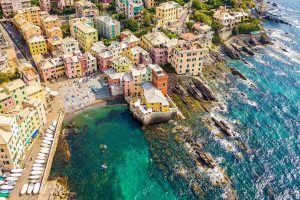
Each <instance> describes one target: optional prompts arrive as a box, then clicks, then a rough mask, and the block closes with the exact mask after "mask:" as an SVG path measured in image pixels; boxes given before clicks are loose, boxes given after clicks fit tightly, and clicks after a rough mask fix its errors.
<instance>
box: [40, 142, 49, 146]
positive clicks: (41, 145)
mask: <svg viewBox="0 0 300 200" xmlns="http://www.w3.org/2000/svg"><path fill="white" fill-rule="evenodd" d="M41 146H42V147H50V145H49V144H44V143H42V144H41Z"/></svg>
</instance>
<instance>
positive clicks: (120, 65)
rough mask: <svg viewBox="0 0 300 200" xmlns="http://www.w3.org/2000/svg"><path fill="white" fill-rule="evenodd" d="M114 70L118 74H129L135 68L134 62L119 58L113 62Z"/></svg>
mask: <svg viewBox="0 0 300 200" xmlns="http://www.w3.org/2000/svg"><path fill="white" fill-rule="evenodd" d="M111 64H112V68H113V69H114V70H116V72H117V73H124V72H128V71H129V70H131V69H132V67H133V62H132V61H131V60H130V59H129V58H127V57H119V58H116V59H114V60H112V62H111Z"/></svg>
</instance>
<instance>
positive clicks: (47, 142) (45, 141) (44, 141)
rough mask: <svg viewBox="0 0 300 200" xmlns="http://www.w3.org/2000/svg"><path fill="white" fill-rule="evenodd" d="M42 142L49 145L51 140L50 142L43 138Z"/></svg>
mask: <svg viewBox="0 0 300 200" xmlns="http://www.w3.org/2000/svg"><path fill="white" fill-rule="evenodd" d="M42 143H44V144H49V145H50V144H51V143H52V142H50V141H48V140H43V141H42Z"/></svg>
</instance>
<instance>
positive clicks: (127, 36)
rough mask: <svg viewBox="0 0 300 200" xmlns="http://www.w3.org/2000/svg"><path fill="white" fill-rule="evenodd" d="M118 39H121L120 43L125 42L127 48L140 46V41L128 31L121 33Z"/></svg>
mask: <svg viewBox="0 0 300 200" xmlns="http://www.w3.org/2000/svg"><path fill="white" fill-rule="evenodd" d="M120 39H121V42H126V43H127V44H128V47H129V48H133V47H136V46H138V45H140V39H139V38H137V37H136V36H135V35H133V33H131V32H130V31H127V30H126V31H123V32H121V34H120Z"/></svg>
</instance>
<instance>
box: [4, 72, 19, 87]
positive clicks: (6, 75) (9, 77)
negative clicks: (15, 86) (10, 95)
mask: <svg viewBox="0 0 300 200" xmlns="http://www.w3.org/2000/svg"><path fill="white" fill-rule="evenodd" d="M19 77H20V74H19V70H18V69H17V70H16V71H15V73H3V72H0V84H2V83H5V82H9V81H12V80H15V79H17V78H19Z"/></svg>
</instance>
